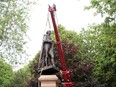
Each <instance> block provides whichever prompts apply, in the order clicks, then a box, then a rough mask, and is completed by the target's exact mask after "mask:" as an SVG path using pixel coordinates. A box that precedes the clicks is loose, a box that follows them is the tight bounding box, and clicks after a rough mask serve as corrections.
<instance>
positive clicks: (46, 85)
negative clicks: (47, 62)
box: [38, 75, 58, 87]
mask: <svg viewBox="0 0 116 87" xmlns="http://www.w3.org/2000/svg"><path fill="white" fill-rule="evenodd" d="M38 80H39V82H38V83H40V85H41V86H40V87H57V81H58V77H57V76H56V75H41V76H40V77H39V78H38Z"/></svg>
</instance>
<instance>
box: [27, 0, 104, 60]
mask: <svg viewBox="0 0 116 87" xmlns="http://www.w3.org/2000/svg"><path fill="white" fill-rule="evenodd" d="M89 1H90V0H39V2H38V3H39V5H35V6H33V7H32V10H31V11H30V26H29V31H28V36H29V38H30V39H31V41H29V42H28V44H27V46H28V49H27V53H28V54H29V55H30V57H29V59H33V58H34V56H35V55H36V53H37V52H38V51H39V50H40V49H41V42H42V37H43V34H44V33H45V31H46V30H47V29H49V27H48V26H47V27H46V21H47V17H48V16H47V14H48V4H50V5H52V4H53V3H54V4H55V5H56V8H57V11H56V14H57V19H58V24H61V25H62V26H64V27H65V28H66V29H68V30H73V31H76V32H79V31H80V30H81V28H86V27H87V25H88V24H92V23H101V22H102V21H103V20H102V19H101V17H100V15H98V16H96V17H94V16H93V13H94V11H95V10H89V11H84V6H87V5H89ZM49 20H50V21H51V18H50V15H49ZM51 26H52V24H51Z"/></svg>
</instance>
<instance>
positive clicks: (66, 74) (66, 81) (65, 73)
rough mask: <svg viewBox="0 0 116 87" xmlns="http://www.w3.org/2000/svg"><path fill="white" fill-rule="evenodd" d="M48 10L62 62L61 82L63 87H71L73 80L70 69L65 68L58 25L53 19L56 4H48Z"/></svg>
mask: <svg viewBox="0 0 116 87" xmlns="http://www.w3.org/2000/svg"><path fill="white" fill-rule="evenodd" d="M48 10H49V12H50V14H51V19H52V23H53V27H54V32H55V37H56V42H57V46H58V52H59V55H60V61H61V64H62V74H61V75H62V78H63V82H62V84H63V85H64V87H73V82H72V80H71V79H70V75H71V73H72V71H71V70H67V68H66V62H65V58H64V55H63V49H62V44H61V41H60V36H59V33H58V27H57V25H56V21H55V15H54V12H55V11H56V6H55V5H54V6H53V7H51V6H49V9H48Z"/></svg>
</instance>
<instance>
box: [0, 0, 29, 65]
mask: <svg viewBox="0 0 116 87" xmlns="http://www.w3.org/2000/svg"><path fill="white" fill-rule="evenodd" d="M29 6H30V2H29V0H26V1H24V0H0V56H1V58H4V59H5V60H6V59H7V61H9V62H10V63H12V64H13V63H17V62H19V60H20V58H21V57H19V56H21V55H22V53H24V50H23V47H24V44H25V43H26V41H25V40H24V38H25V36H26V31H27V29H28V26H27V25H28V21H27V19H28V9H29ZM16 57H17V58H16ZM14 61H15V62H14Z"/></svg>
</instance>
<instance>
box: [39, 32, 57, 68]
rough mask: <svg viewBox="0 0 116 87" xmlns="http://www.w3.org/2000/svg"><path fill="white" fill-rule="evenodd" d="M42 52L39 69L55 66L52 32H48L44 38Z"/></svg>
mask: <svg viewBox="0 0 116 87" xmlns="http://www.w3.org/2000/svg"><path fill="white" fill-rule="evenodd" d="M42 45H43V46H42V51H41V55H40V60H39V62H41V63H39V64H41V65H39V66H40V67H39V68H43V67H44V66H50V65H52V66H55V65H54V53H53V46H54V43H53V40H52V39H51V31H47V32H46V34H45V35H44V37H43V44H42Z"/></svg>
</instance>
